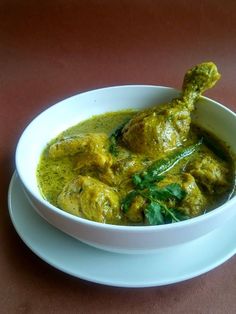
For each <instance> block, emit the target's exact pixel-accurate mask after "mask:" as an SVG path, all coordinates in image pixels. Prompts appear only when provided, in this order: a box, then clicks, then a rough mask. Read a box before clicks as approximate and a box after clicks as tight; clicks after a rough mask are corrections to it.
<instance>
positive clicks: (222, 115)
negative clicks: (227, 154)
mask: <svg viewBox="0 0 236 314" xmlns="http://www.w3.org/2000/svg"><path fill="white" fill-rule="evenodd" d="M178 94H179V91H177V90H175V89H172V88H168V87H162V86H146V85H134V86H133V85H131V86H117V87H108V88H102V89H98V90H93V91H89V92H85V93H82V94H78V95H75V96H73V97H70V98H68V99H66V100H63V101H61V102H59V103H57V104H55V105H54V106H52V107H50V108H49V109H47V110H45V111H44V112H42V113H41V114H40V115H39V116H37V117H36V118H35V119H34V120H33V121H32V122H31V123H30V124H29V125H28V126H27V128H26V129H25V131H24V132H23V134H22V136H21V138H20V140H19V142H18V145H17V150H16V169H17V173H18V175H19V178H20V180H21V182H22V185H23V187H24V190H25V192H26V195H27V197H28V199H29V201H30V202H31V203H32V205H33V207H34V209H35V210H36V211H37V212H38V213H39V214H40V215H41V216H42V217H43V218H44V219H46V220H47V221H48V222H49V223H50V224H52V225H54V226H55V227H57V228H58V229H60V230H62V231H63V232H65V233H67V234H69V235H71V236H73V237H75V238H77V239H78V240H80V241H82V242H85V243H87V244H90V245H92V246H95V247H97V248H101V249H105V250H109V251H114V252H122V253H124V252H125V253H137V252H139V253H146V252H150V251H153V250H157V249H160V248H163V247H167V246H174V245H178V244H181V243H184V242H188V241H192V240H194V239H196V238H198V237H201V236H203V235H205V234H207V233H208V232H211V231H212V230H213V229H215V228H218V227H220V226H221V225H223V224H224V223H225V222H226V220H227V219H231V218H232V217H233V215H235V213H236V211H235V205H236V197H233V198H232V199H231V200H229V201H227V202H226V203H225V204H223V205H222V206H220V207H218V208H216V209H214V210H212V211H211V212H209V213H207V214H205V215H201V216H199V217H196V218H192V219H189V220H186V221H182V222H178V223H174V224H168V225H161V226H116V225H106V224H101V223H97V222H93V221H89V220H86V219H83V218H80V217H76V216H73V215H71V214H69V213H67V212H64V211H62V210H61V209H58V208H56V207H55V206H53V205H51V204H50V203H49V202H47V201H46V200H45V199H44V198H43V197H42V195H41V194H40V191H39V188H38V184H37V179H36V168H37V165H38V162H39V157H40V155H41V153H42V151H43V149H44V148H45V146H46V144H47V143H48V142H49V141H50V140H51V139H53V138H54V137H56V136H57V135H58V134H59V133H60V132H62V131H63V130H65V129H67V128H68V127H70V126H73V125H75V124H77V123H78V122H80V121H82V120H85V119H87V118H89V117H91V116H93V115H97V114H101V113H104V112H111V111H118V110H121V109H127V108H137V109H141V108H144V107H150V106H153V105H154V104H158V103H163V102H167V101H169V100H170V99H172V98H173V97H176V96H177V95H178ZM193 120H194V121H197V122H198V124H200V125H201V126H203V127H204V128H206V129H208V130H211V131H212V132H213V133H215V135H216V136H218V137H219V138H221V139H222V140H223V141H225V142H226V143H228V144H229V146H230V147H231V151H232V153H233V154H236V141H235V130H236V115H235V114H234V113H233V112H232V111H230V110H229V109H227V108H226V107H224V106H222V105H221V104H219V103H217V102H215V101H213V100H211V99H208V98H206V97H202V98H201V99H200V100H199V101H198V103H197V105H196V111H195V113H194V115H193Z"/></svg>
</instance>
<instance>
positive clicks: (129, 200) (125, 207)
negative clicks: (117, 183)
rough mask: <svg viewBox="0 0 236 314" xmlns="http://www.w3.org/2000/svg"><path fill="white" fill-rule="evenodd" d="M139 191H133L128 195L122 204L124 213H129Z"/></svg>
mask: <svg viewBox="0 0 236 314" xmlns="http://www.w3.org/2000/svg"><path fill="white" fill-rule="evenodd" d="M138 194H139V193H138V191H131V192H130V193H128V194H127V195H126V197H125V198H124V199H123V201H122V204H121V209H122V210H123V212H124V213H127V212H128V210H129V207H130V205H131V204H132V202H133V200H134V198H135V197H136V196H137V195H138Z"/></svg>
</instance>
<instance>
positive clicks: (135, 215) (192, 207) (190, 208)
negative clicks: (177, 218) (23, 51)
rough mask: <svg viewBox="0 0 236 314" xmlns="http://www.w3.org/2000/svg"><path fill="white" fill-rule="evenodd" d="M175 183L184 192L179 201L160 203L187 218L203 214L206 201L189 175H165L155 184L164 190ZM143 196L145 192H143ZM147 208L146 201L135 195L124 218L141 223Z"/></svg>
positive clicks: (172, 200)
mask: <svg viewBox="0 0 236 314" xmlns="http://www.w3.org/2000/svg"><path fill="white" fill-rule="evenodd" d="M173 183H177V184H179V185H180V186H181V188H182V189H183V190H184V191H185V192H186V195H185V197H184V198H183V200H181V201H177V200H175V199H174V198H173V199H169V200H165V201H163V200H162V201H161V202H162V203H164V204H165V205H166V206H167V207H168V208H176V209H177V210H179V211H180V213H182V214H184V215H187V216H189V217H195V216H198V215H200V214H202V213H203V211H204V210H205V209H206V205H207V200H206V198H205V196H204V195H203V194H202V192H201V190H200V189H199V187H198V185H197V183H196V181H195V179H194V177H193V176H192V175H191V174H188V173H183V174H180V175H167V176H166V177H165V178H164V179H163V180H161V181H160V182H158V183H157V187H159V188H164V187H166V186H168V185H170V184H173ZM144 195H145V190H144ZM146 206H147V200H145V198H144V197H143V196H142V195H136V196H135V197H134V198H133V200H132V202H131V204H130V206H129V209H128V211H127V212H125V216H126V218H127V219H128V220H129V221H131V222H133V223H141V222H143V220H144V210H145V208H146Z"/></svg>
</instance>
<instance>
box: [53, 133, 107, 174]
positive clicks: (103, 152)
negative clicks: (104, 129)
mask: <svg viewBox="0 0 236 314" xmlns="http://www.w3.org/2000/svg"><path fill="white" fill-rule="evenodd" d="M73 155H77V165H76V168H77V170H80V169H81V168H91V167H98V168H106V167H110V166H111V164H112V157H111V155H110V154H109V152H108V136H107V134H105V133H87V134H80V135H77V136H73V137H66V138H63V139H61V140H59V141H58V142H56V143H54V144H52V145H51V146H50V147H49V157H50V158H53V159H57V158H61V157H64V156H73Z"/></svg>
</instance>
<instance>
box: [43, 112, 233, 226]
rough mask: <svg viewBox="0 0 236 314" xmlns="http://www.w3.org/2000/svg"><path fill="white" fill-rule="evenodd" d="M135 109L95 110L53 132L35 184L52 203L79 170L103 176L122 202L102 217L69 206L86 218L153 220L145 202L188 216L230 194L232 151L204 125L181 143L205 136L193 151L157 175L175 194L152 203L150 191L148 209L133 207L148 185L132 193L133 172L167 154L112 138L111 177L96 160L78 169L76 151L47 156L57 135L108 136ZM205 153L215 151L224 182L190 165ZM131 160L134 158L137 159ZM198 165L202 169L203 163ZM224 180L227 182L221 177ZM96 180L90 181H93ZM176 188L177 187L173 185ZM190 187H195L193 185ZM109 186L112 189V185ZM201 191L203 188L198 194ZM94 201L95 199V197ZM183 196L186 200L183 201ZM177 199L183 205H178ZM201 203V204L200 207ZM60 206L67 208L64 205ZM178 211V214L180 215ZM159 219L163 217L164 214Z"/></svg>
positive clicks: (98, 177) (132, 221)
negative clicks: (176, 208)
mask: <svg viewBox="0 0 236 314" xmlns="http://www.w3.org/2000/svg"><path fill="white" fill-rule="evenodd" d="M135 113H136V112H135V111H131V110H125V111H119V112H112V113H106V114H102V115H98V116H94V117H92V118H90V119H88V120H86V121H83V122H80V123H79V124H77V125H75V126H73V127H71V128H69V129H67V130H65V131H64V132H63V133H61V134H60V135H58V137H57V138H55V139H53V140H52V141H51V142H50V143H49V144H48V145H47V147H46V148H45V150H44V151H43V153H42V156H41V159H40V162H39V165H38V168H37V179H38V184H39V187H40V190H41V193H42V195H43V196H44V198H45V199H47V200H48V201H49V202H50V203H52V204H53V205H55V206H58V207H61V206H60V205H59V204H58V196H59V195H60V193H61V192H62V190H63V189H64V188H65V186H66V185H67V184H68V183H70V182H72V181H73V180H75V179H76V178H77V177H78V176H81V175H82V176H89V177H92V178H95V179H96V180H98V181H99V182H103V183H102V184H106V186H108V187H109V188H110V189H114V191H115V192H116V193H117V195H118V196H119V202H120V203H119V209H117V208H116V214H114V218H113V216H112V215H110V216H109V215H108V216H109V217H108V218H107V219H106V220H104V219H102V218H101V219H100V217H101V216H98V217H96V214H92V215H91V213H90V212H89V209H88V211H87V212H86V213H84V212H83V213H81V212H79V211H78V212H75V211H74V209H73V210H71V213H72V214H77V215H79V216H82V217H84V218H87V219H92V220H96V221H100V222H105V223H114V224H129V225H137V224H146V223H147V222H146V218H147V217H148V218H149V224H152V223H153V217H151V218H150V215H149V216H148V214H147V208H149V210H150V211H149V213H151V212H152V211H153V210H161V211H162V212H163V210H165V208H167V207H169V208H172V207H173V206H179V208H180V212H181V215H182V214H184V215H185V216H186V217H187V218H190V217H194V216H197V215H199V214H203V213H205V212H206V211H209V210H211V209H212V208H214V207H215V206H217V204H220V203H222V202H224V201H225V200H227V199H228V198H229V197H230V195H231V193H232V190H233V188H234V164H233V160H232V157H231V155H230V153H229V150H228V149H227V147H226V145H224V144H222V143H221V142H220V141H219V140H218V139H216V138H215V136H213V135H212V134H209V133H208V132H206V131H204V130H202V129H201V128H199V127H197V126H192V128H191V131H190V135H189V139H188V140H187V141H186V142H185V143H184V147H188V146H189V145H192V144H194V143H196V142H197V141H198V140H199V138H202V137H203V138H204V141H203V143H202V144H201V145H200V147H199V149H197V150H196V152H194V153H193V154H192V155H190V156H187V157H185V158H182V159H181V160H180V161H179V162H177V163H174V164H173V166H171V167H170V168H169V169H168V170H167V171H166V172H164V179H163V178H161V180H160V187H159V191H161V192H162V193H164V192H166V191H167V188H168V187H171V189H170V188H169V190H170V191H171V193H173V195H174V196H173V198H171V197H170V198H169V199H167V201H166V202H164V203H163V200H161V201H160V202H159V201H158V203H153V202H152V200H151V197H152V196H150V197H149V198H148V200H149V201H148V202H149V203H148V205H147V203H146V205H145V206H146V209H145V210H142V212H140V211H138V210H137V208H140V206H141V207H142V206H144V203H145V202H144V199H143V196H142V195H143V194H144V192H143V191H145V193H146V190H145V189H143V190H142V191H141V192H140V194H138V195H135V196H134V194H135V193H133V195H132V193H131V192H132V190H133V189H134V187H133V186H132V182H131V178H132V176H133V175H134V174H135V173H140V171H144V170H145V169H147V168H148V167H149V166H150V165H151V164H152V163H153V161H155V160H157V159H162V158H165V157H166V156H159V157H155V158H153V157H150V156H145V155H143V154H134V153H131V152H130V151H129V150H128V149H127V148H126V147H125V146H124V145H123V144H122V143H121V142H120V141H119V140H118V141H117V143H116V145H117V147H116V151H115V153H114V152H111V151H110V146H109V144H108V147H107V151H108V154H110V155H111V156H112V158H113V160H114V161H113V163H117V164H118V165H117V164H116V165H115V167H114V165H113V167H114V169H115V170H114V173H115V175H114V173H113V177H109V176H110V174H109V173H108V174H107V173H105V174H104V171H105V172H106V170H104V171H101V169H100V167H99V166H93V167H91V166H88V167H87V166H86V165H85V167H82V168H81V167H80V168H79V169H78V154H71V155H68V156H67V155H65V156H62V157H60V158H50V156H49V149H50V147H51V146H52V145H53V144H54V143H57V142H60V140H61V139H65V138H70V137H71V138H73V137H76V136H77V135H78V134H87V133H89V134H91V133H106V134H108V136H110V135H111V134H112V133H113V132H114V130H116V129H117V128H119V127H120V126H121V125H123V124H125V123H126V122H127V121H128V120H129V119H130V118H131V117H133V116H134V114H135ZM204 153H207V154H208V155H209V156H210V157H209V158H211V156H214V159H216V160H217V161H219V165H220V167H221V164H222V167H223V168H222V169H223V170H222V171H221V169H220V170H219V173H226V174H225V178H224V179H222V181H224V182H223V183H222V184H221V183H218V182H216V186H214V185H211V183H210V182H208V181H209V180H210V179H211V176H210V175H209V174H206V176H205V177H204V174H202V173H201V172H199V171H198V170H199V169H196V168H191V167H192V166H191V165H192V164H193V165H194V163H196V165H198V164H200V163H201V156H200V154H204ZM198 155H199V156H200V157H199V161H198V160H197V158H198ZM168 156H169V154H168ZM88 158H89V157H88ZM123 160H125V162H123ZM133 160H135V162H134V161H133ZM196 160H197V161H196ZM86 162H87V161H86ZM132 162H133V164H134V168H135V167H136V165H138V166H137V167H136V168H135V170H134V171H133V170H132V167H131V168H129V165H130V163H132ZM140 164H141V166H140ZM193 167H194V166H193ZM197 167H198V166H197ZM212 167H215V166H214V165H213V166H212ZM140 169H141V170H140ZM189 169H190V170H189ZM202 171H204V169H203V170H202ZM213 171H214V169H213ZM215 171H218V170H215ZM188 172H190V173H191V176H190V175H188V174H186V175H185V174H184V175H183V173H188ZM116 175H117V177H116ZM117 178H118V179H117ZM176 178H179V179H176ZM192 178H195V179H196V184H197V185H196V184H195V181H191V180H193V179H192ZM213 179H214V178H213ZM116 180H117V181H116ZM127 180H128V181H129V183H128V184H126V182H127ZM158 180H159V179H158ZM225 180H226V181H227V182H225ZM98 181H96V182H98ZM94 182H95V181H94ZM94 182H93V183H92V184H95V183H96V182H95V183H94ZM86 184H87V183H86V182H84V181H83V186H88V185H86ZM187 184H188V185H187ZM152 185H153V184H152ZM195 185H196V187H195ZM180 186H181V188H182V190H183V189H185V191H183V193H182V196H179V195H181V190H180V188H179V187H180ZM104 187H105V185H104ZM150 187H151V184H149V185H148V187H147V188H148V189H149V190H148V191H149V193H153V191H152V190H151V188H150ZM166 187H167V188H166ZM185 187H186V188H185ZM174 188H175V190H173V189H174ZM102 189H103V186H101V189H98V193H101V190H102ZM160 189H162V190H160ZM191 189H192V190H191ZM194 189H196V191H195V190H194ZM81 190H82V188H81V189H80V191H79V193H82V192H81ZM193 190H194V192H193V194H192V196H191V197H189V199H188V196H186V194H188V191H190V194H191V193H192V191H193ZM104 191H105V190H104ZM150 191H151V192H150ZM163 191H164V192H163ZM108 192H109V193H110V190H109V191H108ZM108 192H107V193H108ZM104 193H105V192H104ZM111 193H113V192H111ZM168 193H169V192H168ZM177 193H179V194H178V196H176V195H177ZM194 193H195V194H194ZM199 193H201V195H200V194H199ZM66 195H68V194H66ZM88 195H89V197H91V199H89V200H88V202H89V204H92V202H93V200H94V199H93V197H94V196H91V192H89V193H88ZM97 195H98V194H97ZM99 195H100V194H99ZM127 195H128V197H127ZM150 195H151V194H150ZM163 195H164V194H163ZM199 195H200V196H199ZM81 197H82V196H81ZM83 197H85V196H83ZM114 197H115V196H114ZM114 197H113V195H112V196H109V197H108V201H107V202H110V203H109V206H111V204H113V202H114V204H116V203H115V198H114ZM178 197H179V199H178ZM180 197H182V199H184V200H185V201H183V200H181V201H180ZM195 198H199V199H200V201H199V202H200V203H199V204H196V202H195V200H194V199H195ZM163 199H164V198H163ZM124 200H125V202H124ZM73 201H74V199H73ZM131 201H132V202H133V203H132V202H131ZM96 202H97V199H96ZM181 202H182V203H181ZM184 202H185V204H184V205H183V203H184ZM98 203H99V202H98ZM131 203H132V204H131ZM137 203H138V204H139V205H138V206H137ZM180 203H181V204H182V205H178V204H180ZM202 203H204V206H203V207H202V205H201V204H202ZM96 204H97V203H96ZM106 204H107V203H106ZM106 204H105V205H104V204H103V205H102V206H103V207H106ZM186 204H187V205H186ZM91 206H92V205H91ZM96 206H97V205H96ZM96 206H95V207H96ZM129 206H130V208H129ZM135 206H136V207H135ZM158 206H159V207H158ZM187 206H189V207H194V208H195V207H196V211H195V212H194V211H193V212H191V209H188V208H187ZM88 207H89V205H88ZM92 207H93V206H92ZM114 207H116V205H114ZM131 207H132V208H131ZM200 207H201V209H199V208H200ZM127 208H128V209H127ZM186 208H187V209H186ZM64 210H66V211H69V212H70V210H68V208H66V209H64ZM98 210H99V211H101V210H102V209H101V208H99V209H98ZM109 210H110V209H107V212H109ZM132 211H133V212H132ZM117 212H119V214H117ZM144 213H146V214H147V215H146V218H145V217H144V216H145V215H144ZM174 213H175V214H173V215H175V217H180V216H178V215H177V214H176V211H175V212H174ZM99 215H101V213H99ZM182 216H183V215H182ZM182 216H181V218H180V220H182ZM93 217H95V218H93ZM183 217H184V216H183ZM158 219H159V218H158ZM168 219H169V218H168ZM176 219H177V218H176ZM183 219H185V218H183ZM160 220H162V218H161V219H160ZM176 221H177V220H176ZM167 222H170V221H169V220H167ZM171 222H173V221H171ZM157 223H161V222H159V220H157ZM165 223H166V221H165Z"/></svg>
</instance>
